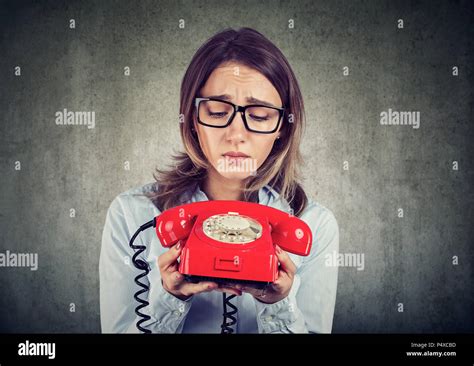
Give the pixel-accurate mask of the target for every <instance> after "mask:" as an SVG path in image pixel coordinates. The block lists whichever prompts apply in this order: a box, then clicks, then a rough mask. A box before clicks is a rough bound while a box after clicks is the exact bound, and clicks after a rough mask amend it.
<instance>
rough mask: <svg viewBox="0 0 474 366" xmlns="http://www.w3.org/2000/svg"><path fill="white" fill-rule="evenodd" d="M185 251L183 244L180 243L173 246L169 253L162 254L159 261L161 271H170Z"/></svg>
mask: <svg viewBox="0 0 474 366" xmlns="http://www.w3.org/2000/svg"><path fill="white" fill-rule="evenodd" d="M182 249H183V243H182V242H181V240H180V241H178V243H176V244H175V245H174V246H172V247H171V248H170V249H169V250H168V251H167V252H165V253H164V254H162V255H161V256H160V257H159V259H158V265H159V267H160V269H161V270H168V269H169V268H170V267H173V266H174V264H175V263H176V260H177V259H178V257H179V256H180V255H181V251H182Z"/></svg>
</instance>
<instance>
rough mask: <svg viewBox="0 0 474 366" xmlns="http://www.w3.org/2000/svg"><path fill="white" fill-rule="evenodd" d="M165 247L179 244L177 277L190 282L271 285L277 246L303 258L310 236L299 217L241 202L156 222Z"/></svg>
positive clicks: (201, 207) (177, 211)
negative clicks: (258, 283) (213, 281)
mask: <svg viewBox="0 0 474 366" xmlns="http://www.w3.org/2000/svg"><path fill="white" fill-rule="evenodd" d="M156 234H157V236H158V238H159V239H160V242H161V244H162V245H163V246H164V247H170V246H172V245H174V244H176V243H177V242H178V241H179V240H181V241H182V242H183V249H182V252H181V257H180V265H179V272H180V273H182V274H184V275H185V276H187V278H188V279H191V280H202V279H212V280H217V281H219V280H224V281H231V282H232V281H238V282H249V281H250V282H260V283H270V282H273V281H275V280H276V279H277V277H278V259H277V256H276V254H275V244H277V245H279V246H280V247H281V248H282V249H283V250H286V251H288V252H290V253H294V254H297V255H301V256H307V255H308V254H309V252H310V250H311V244H312V234H311V230H310V228H309V227H308V225H307V224H306V223H305V222H304V221H302V220H301V219H299V218H298V217H295V216H292V215H289V214H288V213H285V212H283V211H280V210H278V209H275V208H273V207H269V206H264V205H260V204H257V203H251V202H242V201H225V200H222V201H202V202H195V203H190V204H185V205H181V206H177V207H174V208H172V209H169V210H166V211H164V212H163V213H162V214H161V215H160V216H158V217H157V218H156Z"/></svg>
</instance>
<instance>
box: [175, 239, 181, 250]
mask: <svg viewBox="0 0 474 366" xmlns="http://www.w3.org/2000/svg"><path fill="white" fill-rule="evenodd" d="M180 249H181V241H178V244H176V250H180Z"/></svg>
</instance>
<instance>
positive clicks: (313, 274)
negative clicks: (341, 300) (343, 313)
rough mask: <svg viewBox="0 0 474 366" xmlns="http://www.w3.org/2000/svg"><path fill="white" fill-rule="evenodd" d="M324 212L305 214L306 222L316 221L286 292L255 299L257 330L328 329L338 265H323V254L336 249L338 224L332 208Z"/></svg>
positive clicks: (324, 260)
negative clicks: (309, 245)
mask: <svg viewBox="0 0 474 366" xmlns="http://www.w3.org/2000/svg"><path fill="white" fill-rule="evenodd" d="M324 213H325V214H324V215H323V216H322V218H321V219H320V220H317V218H315V217H311V216H308V217H307V218H308V220H309V223H311V221H313V222H316V220H317V221H319V225H317V227H316V229H315V230H313V236H314V239H313V248H312V250H311V253H310V255H309V256H308V257H306V258H304V259H303V261H302V263H301V265H300V267H299V268H298V270H297V273H296V275H295V279H294V281H293V285H292V288H291V291H290V293H289V295H288V296H287V297H286V298H285V299H283V300H280V301H278V302H276V303H274V304H264V303H262V302H260V301H258V300H255V304H256V308H257V324H258V329H259V333H331V330H332V322H333V317H334V307H335V303H336V292H337V278H338V267H337V266H328V265H326V258H327V256H328V255H329V256H332V255H334V252H336V253H337V252H338V251H339V227H338V224H337V221H336V219H335V217H334V215H333V214H332V212H330V211H329V210H325V212H324ZM302 218H303V217H302ZM305 221H307V220H305ZM310 227H311V225H310Z"/></svg>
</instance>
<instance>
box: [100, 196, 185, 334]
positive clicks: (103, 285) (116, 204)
mask: <svg viewBox="0 0 474 366" xmlns="http://www.w3.org/2000/svg"><path fill="white" fill-rule="evenodd" d="M127 208H128V207H127V205H126V202H124V200H123V199H122V198H120V196H118V197H116V198H115V199H114V200H113V201H112V203H111V205H110V207H109V209H108V211H107V216H106V220H105V225H104V229H103V233H102V247H101V252H100V260H99V276H100V315H101V326H102V332H103V333H139V330H138V329H137V327H136V323H137V321H138V320H139V319H141V318H139V317H138V316H137V315H136V314H135V307H136V306H137V305H138V302H137V301H135V299H134V294H135V293H136V292H137V291H138V290H139V289H140V288H139V287H138V286H137V285H136V284H135V281H134V279H135V277H136V276H137V275H138V274H139V273H140V272H139V270H138V269H136V268H135V267H134V265H133V263H132V260H131V258H132V255H133V254H134V252H133V249H132V248H130V247H129V241H130V238H131V235H132V234H133V233H131V232H130V231H129V229H128V225H127V215H126V214H125V212H127ZM137 229H138V226H137ZM143 234H144V233H143V232H142V233H141V234H140V235H143ZM137 241H138V238H137V239H136V242H135V244H136V243H137ZM142 259H145V258H142ZM149 265H150V268H151V271H150V273H149V274H148V276H147V277H143V278H142V279H141V281H142V282H143V283H144V284H146V285H147V286H149V287H150V290H149V291H148V292H146V293H144V294H141V295H140V297H141V298H143V299H146V300H148V301H149V303H150V304H149V305H148V306H147V307H146V308H144V309H142V310H141V312H143V313H144V314H147V315H149V316H150V317H151V319H150V320H149V321H147V322H144V323H142V324H141V325H142V327H144V328H147V329H149V330H151V331H152V332H153V333H180V332H181V331H182V328H183V325H184V319H185V318H186V315H187V313H188V311H189V309H190V308H191V304H192V301H193V298H192V297H191V298H190V299H188V300H187V301H182V300H180V299H178V298H177V297H175V296H173V295H171V294H170V293H168V292H167V291H166V290H164V289H163V287H162V285H161V276H160V271H159V269H158V268H157V264H156V261H153V263H149ZM150 281H151V285H150Z"/></svg>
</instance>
